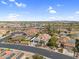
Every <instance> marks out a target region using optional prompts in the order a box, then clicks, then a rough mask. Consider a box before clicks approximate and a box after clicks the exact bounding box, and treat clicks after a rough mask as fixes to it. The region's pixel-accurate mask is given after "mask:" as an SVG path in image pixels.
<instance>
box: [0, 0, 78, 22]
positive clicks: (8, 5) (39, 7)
mask: <svg viewBox="0 0 79 59" xmlns="http://www.w3.org/2000/svg"><path fill="white" fill-rule="evenodd" d="M0 21H79V0H0Z"/></svg>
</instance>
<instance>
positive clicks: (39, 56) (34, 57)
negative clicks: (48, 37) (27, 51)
mask: <svg viewBox="0 0 79 59" xmlns="http://www.w3.org/2000/svg"><path fill="white" fill-rule="evenodd" d="M32 58H33V59H45V58H44V57H43V56H41V55H38V54H37V55H33V56H32Z"/></svg>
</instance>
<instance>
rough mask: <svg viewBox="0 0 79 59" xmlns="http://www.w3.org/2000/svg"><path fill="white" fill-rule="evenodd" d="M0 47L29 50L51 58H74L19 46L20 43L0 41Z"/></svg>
mask: <svg viewBox="0 0 79 59" xmlns="http://www.w3.org/2000/svg"><path fill="white" fill-rule="evenodd" d="M0 47H4V48H12V49H18V50H23V51H29V52H33V53H36V54H40V55H44V56H46V57H49V58H51V59H74V58H72V57H69V56H66V55H63V54H59V53H56V52H51V51H48V50H44V49H40V48H35V47H30V46H21V45H15V44H2V43H0Z"/></svg>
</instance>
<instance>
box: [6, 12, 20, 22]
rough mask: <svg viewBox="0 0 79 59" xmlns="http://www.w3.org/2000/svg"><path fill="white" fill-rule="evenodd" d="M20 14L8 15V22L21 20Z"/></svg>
mask: <svg viewBox="0 0 79 59" xmlns="http://www.w3.org/2000/svg"><path fill="white" fill-rule="evenodd" d="M19 16H20V15H19V14H14V13H11V14H8V16H7V17H6V19H7V20H8V21H18V20H19Z"/></svg>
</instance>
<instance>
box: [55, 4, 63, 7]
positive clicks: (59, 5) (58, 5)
mask: <svg viewBox="0 0 79 59" xmlns="http://www.w3.org/2000/svg"><path fill="white" fill-rule="evenodd" d="M56 6H57V7H61V6H64V5H63V4H57V5H56Z"/></svg>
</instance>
